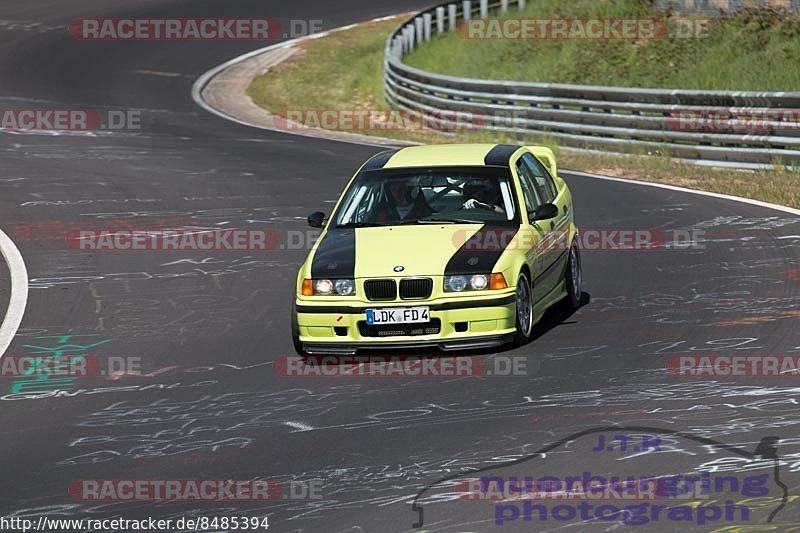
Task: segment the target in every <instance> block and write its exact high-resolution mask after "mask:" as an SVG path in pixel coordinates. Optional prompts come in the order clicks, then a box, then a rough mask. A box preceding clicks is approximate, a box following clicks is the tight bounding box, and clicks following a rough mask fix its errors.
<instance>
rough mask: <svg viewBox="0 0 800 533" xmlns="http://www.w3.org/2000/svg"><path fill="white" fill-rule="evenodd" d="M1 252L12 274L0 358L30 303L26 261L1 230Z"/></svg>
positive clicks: (2, 330)
mask: <svg viewBox="0 0 800 533" xmlns="http://www.w3.org/2000/svg"><path fill="white" fill-rule="evenodd" d="M0 254H3V258H4V259H5V260H6V265H8V271H9V272H10V274H11V276H10V278H11V296H10V297H9V299H8V311H7V312H6V316H5V318H4V319H3V324H2V325H0V358H2V357H3V355H5V353H6V350H7V349H8V346H9V345H10V344H11V341H12V340H14V335H16V334H17V330H18V329H19V325H20V323H21V322H22V317H23V315H24V314H25V306H26V305H28V271H27V269H26V268H25V261H24V260H23V259H22V254H21V253H19V250H18V249H17V247H16V245H15V244H14V241H12V240H11V238H10V237H9V236H8V235H6V234H5V232H3V231H2V230H0Z"/></svg>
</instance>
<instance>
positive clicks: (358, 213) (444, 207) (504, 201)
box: [334, 167, 517, 227]
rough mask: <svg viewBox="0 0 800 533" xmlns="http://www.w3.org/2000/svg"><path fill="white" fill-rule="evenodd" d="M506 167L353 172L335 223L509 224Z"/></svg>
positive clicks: (511, 207)
mask: <svg viewBox="0 0 800 533" xmlns="http://www.w3.org/2000/svg"><path fill="white" fill-rule="evenodd" d="M511 183H512V182H511V180H510V177H509V172H508V170H507V169H502V168H494V167H474V168H469V167H467V168H452V169H450V168H419V169H416V168H404V169H384V170H372V171H364V172H361V173H359V175H358V176H357V177H356V179H355V180H354V181H353V183H352V185H351V186H350V188H349V189H348V190H347V192H346V193H345V195H344V198H343V199H342V202H341V204H340V207H339V209H338V212H337V214H336V215H335V216H334V224H335V225H336V226H337V227H368V226H384V225H385V226H393V225H404V224H435V223H451V224H468V223H469V224H485V223H498V224H510V223H513V222H514V221H516V220H517V210H516V208H515V202H514V193H513V188H512V186H511Z"/></svg>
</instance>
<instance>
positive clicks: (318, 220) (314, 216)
mask: <svg viewBox="0 0 800 533" xmlns="http://www.w3.org/2000/svg"><path fill="white" fill-rule="evenodd" d="M308 225H309V226H311V227H312V228H322V227H324V226H325V213H323V212H322V211H314V212H313V213H311V214H310V215H308Z"/></svg>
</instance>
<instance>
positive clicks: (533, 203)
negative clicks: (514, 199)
mask: <svg viewBox="0 0 800 533" xmlns="http://www.w3.org/2000/svg"><path fill="white" fill-rule="evenodd" d="M517 174H519V184H520V187H522V194H523V195H525V206H526V207H527V209H528V212H531V211H534V210H535V209H536V208H537V207H539V206H540V205H542V202H541V201H540V197H539V195H538V193H537V191H536V187H534V184H533V175H532V174H531V172H530V170H529V169H528V167H527V166H525V165H523V164H522V161H521V160H520V161H517Z"/></svg>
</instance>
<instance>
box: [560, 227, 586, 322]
mask: <svg viewBox="0 0 800 533" xmlns="http://www.w3.org/2000/svg"><path fill="white" fill-rule="evenodd" d="M564 281H565V283H566V289H567V295H566V296H565V297H564V303H565V304H566V305H567V306H568V307H569V308H570V309H573V310H575V309H578V308H580V306H581V296H582V295H583V292H582V290H583V271H582V268H581V252H580V249H578V243H577V242H575V241H574V242H573V243H572V246H571V247H570V249H569V259H568V260H567V269H566V271H565V272H564Z"/></svg>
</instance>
